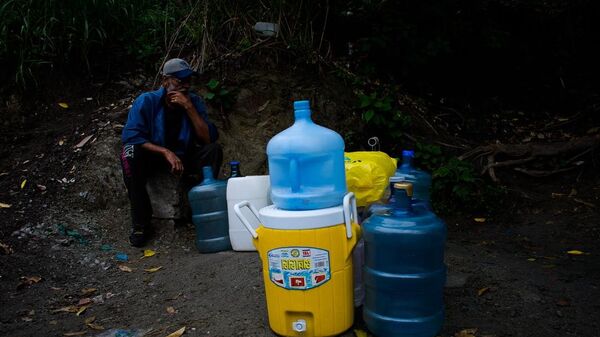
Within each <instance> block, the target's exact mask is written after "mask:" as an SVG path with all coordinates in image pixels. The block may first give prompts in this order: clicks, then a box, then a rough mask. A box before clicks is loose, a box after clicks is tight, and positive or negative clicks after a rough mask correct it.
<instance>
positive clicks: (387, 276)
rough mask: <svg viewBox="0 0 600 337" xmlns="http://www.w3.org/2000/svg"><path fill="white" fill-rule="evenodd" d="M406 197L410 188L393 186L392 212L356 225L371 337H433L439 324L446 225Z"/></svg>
mask: <svg viewBox="0 0 600 337" xmlns="http://www.w3.org/2000/svg"><path fill="white" fill-rule="evenodd" d="M411 197H412V184H410V183H406V182H404V183H396V184H394V199H395V200H394V204H393V208H392V210H391V211H390V212H387V213H382V214H378V213H374V214H373V215H372V216H371V217H370V218H368V219H366V220H365V222H363V224H362V228H363V238H364V240H365V266H364V269H363V271H364V284H365V289H366V295H365V304H364V307H363V318H364V320H365V323H366V324H367V327H368V328H369V330H370V331H371V332H373V333H374V334H375V335H377V336H386V337H394V336H396V337H433V336H435V335H436V334H437V333H438V332H439V331H440V329H441V327H442V323H443V320H444V302H443V290H444V284H445V282H446V266H445V265H444V246H445V242H446V226H445V225H444V223H443V222H442V221H441V220H440V219H439V218H438V217H436V216H435V214H433V213H432V212H431V211H430V210H429V209H427V208H424V207H415V208H413V207H412V205H411V203H412V200H411Z"/></svg>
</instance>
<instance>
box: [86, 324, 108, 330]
mask: <svg viewBox="0 0 600 337" xmlns="http://www.w3.org/2000/svg"><path fill="white" fill-rule="evenodd" d="M86 325H87V326H88V327H90V328H91V329H93V330H104V327H103V326H102V325H99V324H96V323H88V324H86Z"/></svg>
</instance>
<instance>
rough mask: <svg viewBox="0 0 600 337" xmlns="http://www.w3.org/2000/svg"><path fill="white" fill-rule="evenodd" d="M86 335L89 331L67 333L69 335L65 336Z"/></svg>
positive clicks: (65, 334)
mask: <svg viewBox="0 0 600 337" xmlns="http://www.w3.org/2000/svg"><path fill="white" fill-rule="evenodd" d="M86 333H87V331H78V332H67V333H64V334H63V336H83V335H85V334H86Z"/></svg>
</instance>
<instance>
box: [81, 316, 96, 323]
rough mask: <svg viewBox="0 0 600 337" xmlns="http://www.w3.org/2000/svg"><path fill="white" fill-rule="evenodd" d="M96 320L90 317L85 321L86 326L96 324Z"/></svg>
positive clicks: (94, 317)
mask: <svg viewBox="0 0 600 337" xmlns="http://www.w3.org/2000/svg"><path fill="white" fill-rule="evenodd" d="M95 320H96V316H92V317H88V318H86V319H85V321H83V322H84V323H85V324H90V323H94V321H95Z"/></svg>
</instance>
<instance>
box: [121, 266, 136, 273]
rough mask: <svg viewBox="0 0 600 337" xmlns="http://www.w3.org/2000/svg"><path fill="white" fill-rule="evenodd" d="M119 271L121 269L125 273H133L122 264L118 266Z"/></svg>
mask: <svg viewBox="0 0 600 337" xmlns="http://www.w3.org/2000/svg"><path fill="white" fill-rule="evenodd" d="M119 269H121V270H122V271H124V272H126V273H131V272H132V271H133V269H131V268H129V267H128V266H126V265H124V264H120V265H119Z"/></svg>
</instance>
